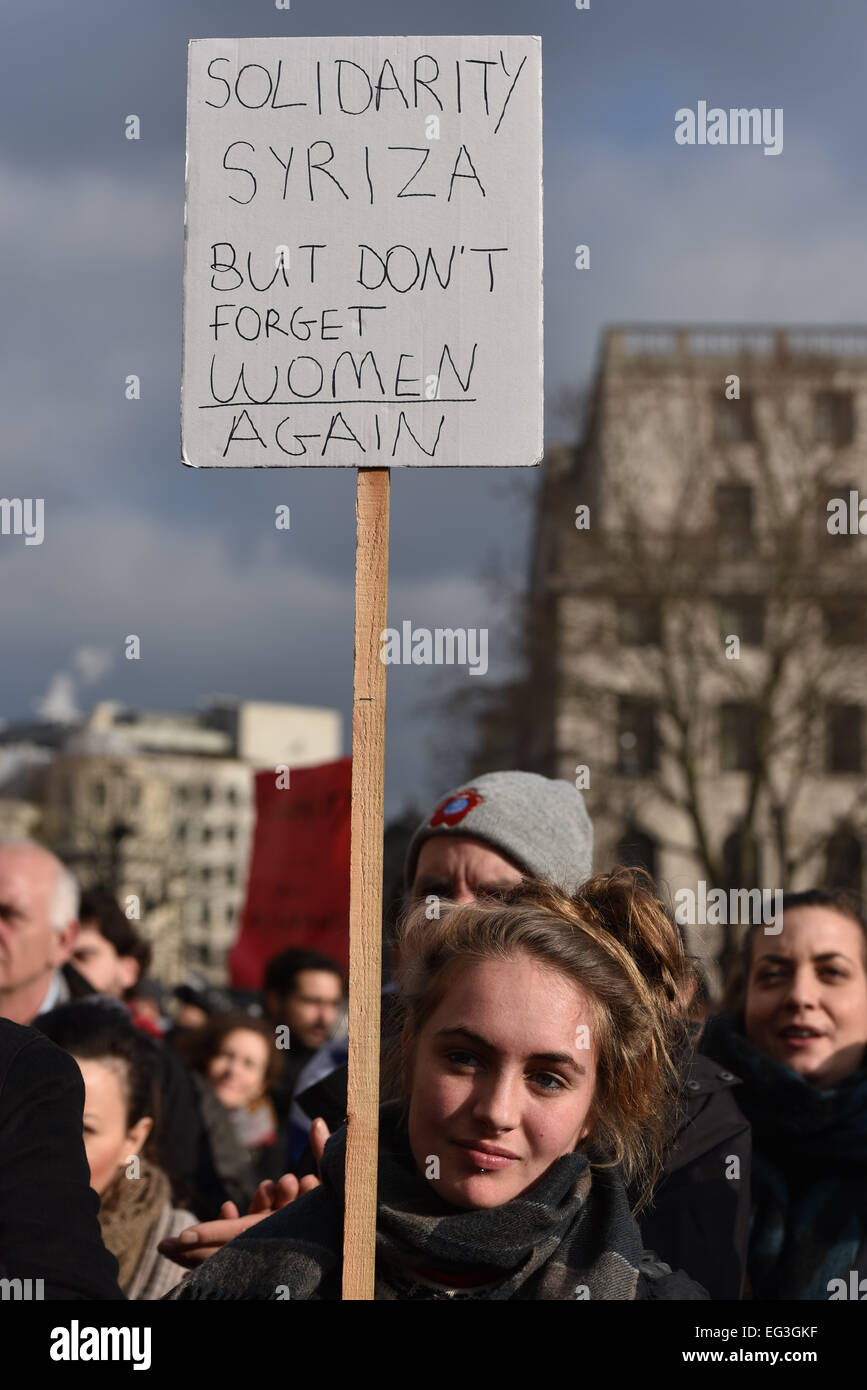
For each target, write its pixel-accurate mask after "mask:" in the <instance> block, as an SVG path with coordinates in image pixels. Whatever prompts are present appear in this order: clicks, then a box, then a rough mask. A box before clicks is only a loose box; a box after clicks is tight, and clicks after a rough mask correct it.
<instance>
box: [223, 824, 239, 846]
mask: <svg viewBox="0 0 867 1390" xmlns="http://www.w3.org/2000/svg"><path fill="white" fill-rule="evenodd" d="M236 834H237V832H236V830H235V827H234V825H227V826H226V839H227V840H228V841H229V842H230V844H234V843H235V837H236Z"/></svg>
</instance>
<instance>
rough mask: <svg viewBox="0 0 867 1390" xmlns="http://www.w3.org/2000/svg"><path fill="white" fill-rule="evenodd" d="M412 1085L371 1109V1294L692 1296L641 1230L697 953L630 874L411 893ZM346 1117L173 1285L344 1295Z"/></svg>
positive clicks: (185, 1290) (405, 1055) (266, 1295)
mask: <svg viewBox="0 0 867 1390" xmlns="http://www.w3.org/2000/svg"><path fill="white" fill-rule="evenodd" d="M400 959H401V967H400V983H401V992H402V999H403V1005H404V1009H405V1026H404V1029H403V1036H402V1040H401V1055H400V1067H401V1074H402V1082H403V1092H404V1100H403V1101H402V1102H394V1103H390V1104H386V1105H384V1106H383V1107H382V1109H381V1121H380V1162H379V1202H378V1218H377V1281H376V1297H377V1298H381V1299H436V1298H451V1299H455V1298H470V1299H493V1300H503V1299H569V1300H575V1299H578V1300H585V1299H590V1300H595V1299H621V1300H632V1299H643V1298H679V1299H684V1298H686V1299H700V1298H704V1297H706V1296H707V1295H706V1294H705V1293H704V1290H703V1289H701V1288H700V1286H698V1285H697V1284H695V1283H693V1282H692V1281H691V1280H690V1279H689V1278H688V1277H687V1276H686V1275H684V1274H682V1273H679V1274H672V1273H671V1272H670V1271H669V1270H668V1268H667V1266H665V1265H661V1264H660V1263H659V1262H658V1261H656V1260H655V1258H654V1257H653V1256H652V1255H651V1254H650V1253H649V1252H645V1251H643V1250H642V1242H641V1237H640V1234H639V1231H638V1227H637V1225H636V1223H635V1221H634V1219H633V1216H632V1213H631V1212H630V1209H629V1204H628V1201H627V1197H626V1192H625V1188H624V1180H625V1181H627V1182H637V1183H638V1185H639V1187H640V1189H641V1190H642V1191H643V1193H644V1195H645V1197H646V1196H648V1195H649V1194H650V1192H651V1190H652V1187H653V1183H654V1181H655V1178H656V1176H657V1175H658V1173H659V1171H660V1168H661V1159H662V1153H663V1150H664V1146H665V1141H666V1138H667V1135H668V1133H669V1124H670V1120H671V1117H672V1115H673V1112H674V1106H675V1100H676V1097H675V1091H676V1069H675V1066H674V1064H673V1059H674V1058H675V1057H676V1055H677V1052H678V1049H679V1046H680V1044H681V1042H682V1037H683V1021H682V1009H681V1005H680V999H681V998H682V994H683V990H684V986H685V982H686V979H687V975H688V967H687V964H686V962H685V959H684V955H683V950H682V947H681V945H680V941H679V938H678V935H677V931H676V929H675V928H674V926H673V925H672V923H671V922H670V920H669V918H668V916H667V914H666V913H665V911H664V909H663V907H662V905H661V904H660V903H659V902H658V901H657V900H656V899H655V898H654V897H653V896H652V894H651V893H650V892H649V891H647V890H646V889H645V888H643V887H642V886H640V885H639V884H637V883H636V881H635V879H634V877H633V875H632V874H630V873H628V872H626V871H621V872H620V873H619V874H615V875H611V876H601V877H597V878H594V879H591V880H590V881H589V882H587V883H586V884H585V885H584V886H583V887H582V888H581V889H580V890H579V892H578V893H577V894H576V895H575V896H574V897H569V896H568V895H566V894H565V893H562V892H560V891H558V890H557V889H555V888H552V887H549V886H546V885H541V884H531V883H522V884H520V885H519V886H517V887H516V888H513V889H510V890H508V891H507V892H506V893H505V894H504V895H503V897H502V899H500V900H497V901H488V902H485V903H472V904H467V905H465V906H460V907H452V908H450V909H445V910H444V911H443V914H442V916H441V918H440V920H439V921H434V922H431V921H428V920H427V918H426V916H425V912H424V909H421V910H419V911H417V912H415V913H414V914H413V916H412V917H411V918H410V919H409V921H408V922H407V923H406V925H405V927H404V929H403V933H402V939H401V949H400ZM344 1157H345V1128H344V1129H341V1130H340V1131H338V1133H337V1134H335V1135H334V1136H333V1138H332V1139H331V1140H330V1141H329V1143H328V1144H327V1146H326V1148H325V1153H324V1156H323V1159H322V1164H321V1177H322V1185H321V1186H320V1187H318V1188H316V1189H315V1190H314V1191H311V1192H308V1193H307V1194H306V1195H305V1196H304V1197H302V1198H300V1199H299V1200H298V1201H295V1202H293V1203H292V1204H291V1205H289V1206H286V1207H284V1208H283V1210H281V1211H279V1212H277V1213H275V1214H274V1215H272V1216H270V1217H269V1218H267V1219H266V1220H264V1221H262V1222H260V1223H259V1224H257V1225H255V1226H254V1227H251V1229H249V1230H248V1231H246V1232H245V1233H244V1234H243V1235H242V1236H240V1237H239V1238H238V1239H236V1240H234V1241H232V1242H231V1243H230V1244H229V1245H227V1246H225V1247H224V1248H223V1249H222V1250H221V1251H220V1252H219V1253H218V1254H216V1255H214V1256H213V1258H211V1259H210V1260H208V1261H207V1263H206V1264H204V1265H203V1266H202V1267H201V1268H200V1269H199V1270H197V1271H196V1272H195V1273H194V1274H192V1275H189V1276H188V1277H187V1278H186V1279H185V1280H184V1282H183V1283H182V1284H181V1285H180V1286H179V1287H178V1288H177V1289H176V1290H174V1291H173V1292H172V1294H170V1295H169V1297H170V1298H173V1299H293V1300H295V1299H302V1300H306V1299H339V1298H340V1290H341V1272H342V1271H341V1260H342V1203H343V1173H344Z"/></svg>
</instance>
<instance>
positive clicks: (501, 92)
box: [206, 49, 527, 133]
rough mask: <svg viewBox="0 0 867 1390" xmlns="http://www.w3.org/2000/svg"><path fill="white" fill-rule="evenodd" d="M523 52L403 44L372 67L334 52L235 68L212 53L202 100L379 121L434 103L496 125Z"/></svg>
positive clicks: (521, 66)
mask: <svg viewBox="0 0 867 1390" xmlns="http://www.w3.org/2000/svg"><path fill="white" fill-rule="evenodd" d="M526 61H527V59H526V57H525V58H523V59H522V60H521V62H520V63H519V64H518V65H517V67H514V68H513V69H510V68H509V67H508V66H507V64H506V59H505V56H504V54H503V51H502V49H500V55H499V59H497V58H488V57H486V58H467V57H460V58H456V59H455V60H454V64H452V63H451V62H449V63H447V64H446V63H443V64H442V69H441V65H440V63H439V61H438V60H437V59H436V58H435V57H434V56H433V54H431V53H418V54H412V55H409V54H407V53H406V52H405V51H403V52H401V53H400V54H398V53H395V54H394V55H393V57H392V58H386V59H385V60H384V62H382V63H379V64H377V65H376V66H375V67H365V66H364V65H363V64H362V63H358V62H356V61H355V59H353V58H332V59H331V60H326V61H324V62H323V61H322V60H321V59H320V60H318V61H317V62H316V65H315V68H314V67H312V66H311V65H310V64H309V63H303V62H300V61H299V62H298V63H291V62H286V63H285V64H284V62H283V59H282V58H280V59H278V60H277V63H276V64H272V65H266V64H264V63H244V64H243V65H242V66H241V67H240V68H238V67H237V65H236V64H235V63H233V62H232V61H231V59H229V58H222V57H220V58H212V59H211V61H210V63H209V64H208V77H209V78H210V80H211V84H212V85H211V86H210V87H209V91H208V96H207V98H206V104H207V105H208V106H213V107H215V108H216V109H217V110H222V109H223V107H225V106H228V105H229V104H230V103H231V102H233V101H234V103H235V104H237V105H238V106H240V107H243V108H244V109H245V110H247V111H261V110H262V108H263V107H268V108H269V109H270V110H272V111H284V110H288V109H290V108H296V109H297V108H301V109H303V108H305V107H306V108H308V109H309V110H311V111H315V112H316V114H317V115H319V116H325V115H337V114H339V115H341V116H363V115H365V113H366V112H368V111H371V110H372V111H374V112H376V113H377V114H381V115H382V120H383V123H384V124H388V122H389V121H391V120H392V118H393V116H394V113H395V112H399V111H400V110H401V109H402V110H403V111H409V110H410V109H413V110H415V111H418V110H422V111H424V112H425V114H427V112H429V111H432V110H433V109H434V105H436V107H437V109H438V110H439V111H441V112H443V113H445V114H446V115H451V116H452V117H455V116H461V115H474V116H476V117H477V118H478V119H479V120H481V119H482V118H483V117H484V120H485V122H486V123H487V124H488V126H489V127H491V128H492V129H493V131H494V133H496V132H497V131H499V129H500V126H501V125H502V123H503V117H504V116H505V114H506V112H507V110H508V108H509V103H510V102H511V100H512V96H513V94H514V91H515V88H516V86H517V85H518V80H519V78H520V76H521V73H522V72H523V71H524V65H525V64H526Z"/></svg>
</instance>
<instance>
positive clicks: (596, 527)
mask: <svg viewBox="0 0 867 1390" xmlns="http://www.w3.org/2000/svg"><path fill="white" fill-rule="evenodd" d="M862 497H863V498H865V499H867V329H863V328H857V327H852V328H849V327H840V328H832V329H821V328H807V329H797V328H783V327H772V328H763V327H749V328H743V329H742V328H737V327H709V328H700V327H673V328H669V327H664V326H663V327H661V326H653V327H647V328H644V327H634V328H633V327H621V328H612V329H610V330H609V331H608V332H607V333H606V335H605V339H604V343H603V347H602V353H601V358H600V363H599V367H598V371H597V374H596V378H595V381H594V383H593V387H592V390H591V392H590V393H589V396H588V398H587V404H586V415H585V425H584V434H583V439H582V440H581V442H580V443H579V444H578V445H577V446H575V447H571V446H570V447H565V446H561V447H558V448H554V449H551V450H549V453H548V456H547V458H546V462H545V465H544V467H543V477H542V481H541V487H540V492H539V503H538V512H537V522H536V535H535V544H534V558H533V564H532V573H531V578H530V584H529V594H528V604H527V614H526V617H527V621H526V624H525V633H526V667H527V679H526V680H525V681H524V682H523V683H519V685H518V686H517V687H516V688H515V689H514V690H512V691H510V693H509V707H510V714H509V718H508V719H506V720H504V718H503V713H502V710H500V712H499V715H498V720H497V727H498V730H499V735H500V737H499V742H498V745H497V748H496V752H495V753H494V754H493V756H492V749H491V747H490V746H489V747H488V748H487V749H484V748H483V749H481V750H480V756H479V760H478V763H477V769H478V770H483V768H485V767H488V766H491V765H492V763H493V762H497V763H498V764H499V765H500V766H502V765H503V759H504V758H506V757H508V758H509V759H510V761H513V762H514V765H517V766H523V767H528V768H531V769H533V770H536V771H540V772H544V773H546V774H548V775H553V776H559V777H565V778H568V779H569V780H570V781H575V782H576V784H577V785H579V786H581V787H582V788H583V789H584V792H585V795H586V798H587V802H588V806H589V809H590V812H591V814H592V816H593V820H594V824H595V827H596V846H597V849H596V855H595V862H596V866H597V867H599V868H600V869H604V868H610V867H611V866H613V865H614V864H615V863H623V862H628V863H633V864H641V865H644V866H645V867H647V868H648V869H650V871H651V872H652V873H653V874H654V875H655V876H656V877H657V878H658V879H659V880H660V881H661V883H662V884H663V885H664V887H665V889H666V890H667V891H668V893H669V894H670V895H671V897H672V899H674V896H675V895H676V894H677V893H678V891H679V890H681V889H689V890H691V891H693V892H698V884H699V881H701V880H703V881H704V882H705V884H706V885H708V886H712V887H722V888H724V889H729V888H735V887H743V888H753V887H763V888H767V889H777V888H792V887H794V888H802V887H806V886H810V885H813V884H818V883H828V882H830V883H833V884H838V885H841V886H845V887H848V888H849V889H850V890H852V891H856V892H858V893H861V892H863V891H864V888H865V883H864V847H865V836H867V814H865V813H867V788H865V755H867V742H865V740H867V732H865V712H867V535H861V534H860V532H859V531H858V529H857V528H858V520H857V518H858V505H859V499H860V498H862ZM833 499H845V501H846V504H847V505H846V512H847V515H851V516H852V518H853V519H854V525H855V534H846V533H845V532H844V533H842V534H836V533H833V534H832V530H829V526H831V525H832V514H836V512H837V511H839V508H838V507H836V506H835V507H832V510H831V511H829V506H830V505H831V504H832V501H833ZM865 513H867V500H865ZM864 531H865V532H867V514H865V516H864ZM489 724H490V720H489ZM504 725H507V726H508V728H509V730H510V734H511V737H512V740H513V742H512V747H511V748H507V747H506V746H505V744H504V741H503V738H502V729H503V727H504ZM483 742H484V740H483ZM729 925H730V926H734V925H735V924H731V923H730V924H729ZM691 936H692V944H693V947H694V949H695V950H696V951H697V953H699V954H701V955H703V956H705V957H706V958H707V959H708V960H709V961H710V962H713V960H714V959H715V958H718V957H719V954H720V952H721V950H722V949H723V947H725V949H726V950H728V951H729V952H731V951H732V950H733V949H734V946H733V943H734V934H733V933H732V932H728V933H727V932H725V931H720V930H718V929H717V928H716V925H715V923H713V922H712V923H710V924H703V923H700V922H699V923H697V924H696V926H695V929H694V930H693V932H692V933H691ZM713 972H714V968H713V965H711V973H712V974H713Z"/></svg>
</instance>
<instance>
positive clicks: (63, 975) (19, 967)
mask: <svg viewBox="0 0 867 1390" xmlns="http://www.w3.org/2000/svg"><path fill="white" fill-rule="evenodd" d="M77 935H78V885H77V884H76V882H75V879H74V878H73V876H72V874H71V873H70V872H69V870H68V869H67V868H65V866H64V865H63V864H62V863H61V862H60V860H59V859H58V858H57V856H56V855H54V854H52V853H51V851H50V850H48V849H45V848H44V846H42V845H38V844H36V842H35V841H33V840H9V839H6V840H0V1018H8V1019H11V1020H12V1022H13V1023H24V1024H27V1023H32V1022H33V1020H34V1019H35V1018H36V1017H37V1015H38V1014H41V1013H46V1012H47V1011H48V1010H49V1009H52V1008H55V1007H56V1006H57V1005H58V1004H64V1003H66V1002H67V1001H68V1000H69V999H73V998H78V997H80V996H81V995H83V994H87V993H89V992H90V986H89V985H88V984H87V982H86V981H85V980H84V979H83V977H82V976H80V975H79V974H78V971H77V970H75V969H74V968H73V967H72V966H71V965H70V964H69V963H68V962H69V957H70V956H71V954H72V951H73V948H74V946H75V939H76V937H77Z"/></svg>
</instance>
